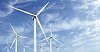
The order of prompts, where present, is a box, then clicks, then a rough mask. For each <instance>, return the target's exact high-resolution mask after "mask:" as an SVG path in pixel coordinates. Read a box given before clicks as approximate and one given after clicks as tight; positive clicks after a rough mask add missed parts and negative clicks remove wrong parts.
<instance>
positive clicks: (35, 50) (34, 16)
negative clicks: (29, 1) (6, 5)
mask: <svg viewBox="0 0 100 52" xmlns="http://www.w3.org/2000/svg"><path fill="white" fill-rule="evenodd" d="M48 4H49V2H48V3H46V5H45V6H44V7H43V8H42V9H41V10H40V11H39V12H38V13H37V14H36V15H35V14H32V13H29V12H27V11H24V10H21V9H18V8H15V7H13V6H10V7H11V8H13V9H15V10H18V11H20V12H23V13H25V14H28V15H31V16H33V20H34V52H37V39H36V21H37V22H38V24H39V26H40V28H41V30H42V33H43V35H44V36H45V38H46V35H45V33H44V30H43V28H42V25H41V23H40V21H39V19H38V15H39V14H41V13H42V12H43V10H44V9H45V8H46V7H47V5H48ZM47 42H48V41H47Z"/></svg>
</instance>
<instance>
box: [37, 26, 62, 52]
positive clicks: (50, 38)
mask: <svg viewBox="0 0 100 52" xmlns="http://www.w3.org/2000/svg"><path fill="white" fill-rule="evenodd" d="M48 39H49V40H50V52H52V43H53V44H54V45H55V46H56V51H58V46H57V44H55V43H54V42H52V40H53V39H54V40H55V41H57V42H58V43H60V44H61V45H62V46H63V44H62V43H61V42H60V41H58V40H57V39H55V38H54V37H52V30H51V26H50V37H48V38H45V39H43V40H41V41H39V42H42V41H45V40H48Z"/></svg>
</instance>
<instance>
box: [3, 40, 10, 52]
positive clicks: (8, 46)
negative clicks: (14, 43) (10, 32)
mask: <svg viewBox="0 0 100 52" xmlns="http://www.w3.org/2000/svg"><path fill="white" fill-rule="evenodd" d="M5 49H7V50H6V51H7V52H9V49H10V45H9V43H8V41H7V46H6V47H5V48H3V49H2V51H3V50H5Z"/></svg>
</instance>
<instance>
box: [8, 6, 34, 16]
mask: <svg viewBox="0 0 100 52" xmlns="http://www.w3.org/2000/svg"><path fill="white" fill-rule="evenodd" d="M10 7H11V8H13V9H15V10H18V11H20V12H23V13H25V14H28V15H31V16H34V14H32V13H29V12H27V11H24V10H21V9H19V8H16V7H13V6H10Z"/></svg>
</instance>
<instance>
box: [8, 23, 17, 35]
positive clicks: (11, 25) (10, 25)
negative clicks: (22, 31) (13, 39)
mask: <svg viewBox="0 0 100 52" xmlns="http://www.w3.org/2000/svg"><path fill="white" fill-rule="evenodd" d="M9 24H10V26H11V28H12V30H13V31H14V33H15V35H16V36H17V35H18V34H17V33H16V31H15V29H14V27H13V26H12V24H11V23H9Z"/></svg>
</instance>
